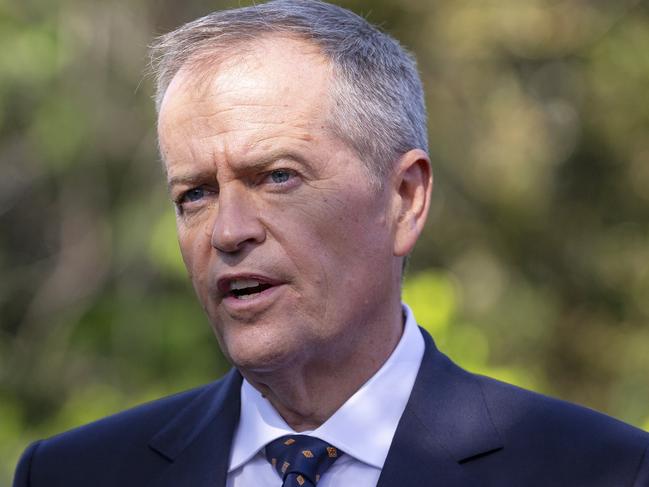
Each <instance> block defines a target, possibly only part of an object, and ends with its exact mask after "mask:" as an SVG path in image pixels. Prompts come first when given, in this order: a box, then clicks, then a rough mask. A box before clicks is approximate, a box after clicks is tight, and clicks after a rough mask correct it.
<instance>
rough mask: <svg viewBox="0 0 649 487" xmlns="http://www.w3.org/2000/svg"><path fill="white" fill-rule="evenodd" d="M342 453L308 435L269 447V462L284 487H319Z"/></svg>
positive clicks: (296, 436) (272, 443)
mask: <svg viewBox="0 0 649 487" xmlns="http://www.w3.org/2000/svg"><path fill="white" fill-rule="evenodd" d="M342 454H343V452H341V451H340V450H338V449H337V448H336V447H334V446H332V445H330V444H328V443H327V442H325V441H322V440H320V439H318V438H313V437H311V436H306V435H289V436H282V437H281V438H278V439H276V440H275V441H271V442H270V443H269V444H268V445H266V458H267V459H268V461H269V462H270V463H271V464H272V465H273V467H274V468H275V470H277V473H278V474H279V475H280V477H282V481H283V482H284V484H283V486H284V487H289V486H291V487H292V486H305V487H306V486H311V485H316V484H317V483H318V480H320V476H321V475H322V474H323V473H324V472H325V470H327V469H328V468H329V467H331V465H332V464H333V463H334V462H335V461H336V460H337V459H338V457H339V456H340V455H342Z"/></svg>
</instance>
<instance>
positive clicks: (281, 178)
mask: <svg viewBox="0 0 649 487" xmlns="http://www.w3.org/2000/svg"><path fill="white" fill-rule="evenodd" d="M291 176H292V174H291V172H290V171H287V170H286V169H277V170H276V171H272V172H271V173H270V179H271V180H272V181H273V183H275V184H282V183H285V182H287V181H288V180H289V179H291Z"/></svg>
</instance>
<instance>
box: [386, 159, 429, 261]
mask: <svg viewBox="0 0 649 487" xmlns="http://www.w3.org/2000/svg"><path fill="white" fill-rule="evenodd" d="M393 176H394V178H393V179H392V182H393V186H392V189H393V201H394V207H393V208H394V211H395V213H396V214H395V220H394V222H395V234H394V249H393V250H394V255H395V256H398V257H402V256H405V255H408V254H409V253H410V252H411V251H412V249H413V248H414V246H415V242H417V239H418V238H419V235H420V234H421V232H422V230H423V228H424V224H425V223H426V217H427V216H428V208H429V207H430V196H431V193H432V190H433V171H432V168H431V165H430V160H429V158H428V155H427V154H426V153H425V152H424V151H422V150H420V149H413V150H411V151H409V152H406V153H405V154H404V155H402V156H401V158H399V161H398V162H397V164H396V167H395V171H394V173H393Z"/></svg>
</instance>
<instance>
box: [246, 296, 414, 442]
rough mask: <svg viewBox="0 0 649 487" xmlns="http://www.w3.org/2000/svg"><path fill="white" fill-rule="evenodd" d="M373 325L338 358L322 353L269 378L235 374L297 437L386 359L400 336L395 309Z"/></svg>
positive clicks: (333, 409)
mask: <svg viewBox="0 0 649 487" xmlns="http://www.w3.org/2000/svg"><path fill="white" fill-rule="evenodd" d="M384 317H385V318H386V319H385V320H381V321H382V322H380V323H373V325H372V326H371V327H370V328H371V329H372V333H371V334H369V336H366V337H364V339H363V340H362V341H361V343H357V344H353V346H352V347H349V348H347V349H346V350H345V351H344V352H338V353H337V351H336V350H335V349H334V350H327V353H321V354H319V355H318V356H314V357H310V358H309V360H308V361H307V362H304V363H290V364H288V365H287V366H285V367H283V368H281V369H279V370H273V371H272V372H269V371H264V372H255V371H246V370H240V372H241V374H242V375H243V376H244V377H245V378H246V380H247V381H248V382H250V383H251V384H252V386H253V387H255V388H256V389H257V390H258V391H259V392H261V394H262V395H263V396H264V397H265V398H266V399H268V400H269V401H270V403H271V404H272V405H273V407H274V408H275V409H276V410H277V412H278V413H279V414H280V415H281V416H282V418H284V420H285V421H286V423H287V424H288V425H289V426H290V427H291V428H293V429H294V430H295V431H297V432H302V431H309V430H314V429H316V428H317V427H318V426H320V425H321V424H322V423H324V422H325V421H326V420H327V419H329V418H330V417H331V416H332V415H333V414H334V413H335V412H336V411H337V410H338V409H339V408H340V407H341V406H342V405H343V404H344V403H345V401H347V400H348V399H349V398H350V397H351V396H352V395H353V394H354V393H355V392H356V391H357V390H358V389H360V388H361V386H362V385H363V384H364V383H365V382H367V381H368V380H369V379H370V378H371V377H372V376H373V375H374V374H375V373H376V372H377V371H378V370H379V369H380V368H381V366H383V364H384V363H385V362H386V360H387V359H388V358H389V357H390V355H391V354H392V352H393V351H394V349H395V347H396V346H397V344H398V343H399V340H400V338H401V335H402V333H403V325H404V323H403V318H402V313H401V305H400V303H398V306H397V307H396V310H392V312H391V313H389V314H386V315H384Z"/></svg>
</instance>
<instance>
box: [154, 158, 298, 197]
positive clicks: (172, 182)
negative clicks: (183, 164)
mask: <svg viewBox="0 0 649 487" xmlns="http://www.w3.org/2000/svg"><path fill="white" fill-rule="evenodd" d="M282 159H290V160H292V161H295V162H297V163H299V164H301V165H303V166H308V164H307V163H306V161H305V159H304V158H303V157H301V156H300V155H298V154H296V153H294V152H286V151H277V152H271V153H269V154H267V155H264V156H262V157H259V158H257V159H255V160H254V161H251V162H250V163H246V164H245V165H243V167H242V168H241V169H242V170H244V171H249V170H253V169H258V168H260V167H264V166H270V165H271V164H273V163H274V162H276V161H279V160H282ZM208 174H209V175H210V176H213V175H214V174H215V171H203V170H197V171H195V172H188V173H186V174H179V175H177V176H174V177H172V178H171V179H169V182H168V183H167V185H168V187H169V188H172V187H173V186H176V185H179V184H184V185H193V184H196V183H200V182H202V181H205V179H206V175H208Z"/></svg>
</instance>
